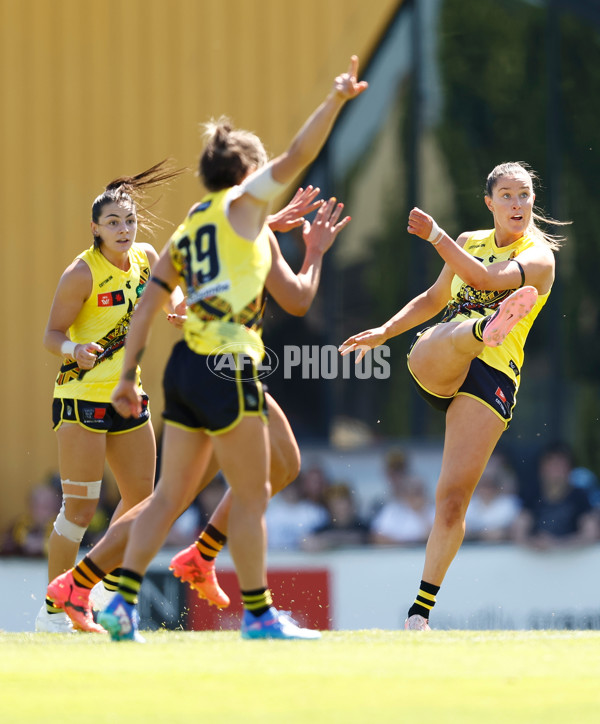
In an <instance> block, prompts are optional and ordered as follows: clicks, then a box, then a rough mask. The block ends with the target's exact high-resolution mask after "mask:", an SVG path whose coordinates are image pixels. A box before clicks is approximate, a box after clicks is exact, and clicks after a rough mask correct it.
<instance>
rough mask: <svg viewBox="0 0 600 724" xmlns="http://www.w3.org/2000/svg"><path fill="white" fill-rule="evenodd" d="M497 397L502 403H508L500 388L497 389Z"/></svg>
mask: <svg viewBox="0 0 600 724" xmlns="http://www.w3.org/2000/svg"><path fill="white" fill-rule="evenodd" d="M496 397H499V398H500V399H501V400H502V402H506V395H505V394H504V392H502V390H501V389H500V388H499V387H498V388H497V389H496Z"/></svg>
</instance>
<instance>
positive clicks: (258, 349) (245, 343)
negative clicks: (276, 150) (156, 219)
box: [169, 187, 271, 364]
mask: <svg viewBox="0 0 600 724" xmlns="http://www.w3.org/2000/svg"><path fill="white" fill-rule="evenodd" d="M237 188H238V187H233V188H229V189H223V190H221V191H216V192H214V193H210V194H208V195H207V196H205V197H204V198H203V199H202V201H201V202H200V203H198V204H196V206H194V207H193V208H192V210H191V211H190V213H189V214H188V216H187V217H186V219H185V221H184V222H183V223H182V224H181V225H180V226H179V228H178V229H177V230H176V231H175V233H174V234H173V236H172V237H171V240H170V247H169V248H170V253H171V260H172V262H173V266H174V267H175V269H177V271H178V272H179V275H180V276H181V278H182V280H183V282H182V287H183V288H184V289H186V290H187V305H188V310H187V319H186V321H185V324H184V327H183V332H184V338H185V341H186V343H187V344H188V346H189V347H190V349H191V350H193V351H194V352H196V353H197V354H202V355H214V354H229V353H231V354H236V353H242V354H247V355H248V356H249V357H251V358H252V359H253V360H254V361H255V362H256V363H257V364H258V363H259V362H260V361H261V360H262V358H263V356H264V344H263V341H262V318H263V312H264V304H263V289H264V285H265V280H266V278H267V274H268V273H269V270H270V268H271V245H270V243H269V234H268V231H267V227H266V226H263V228H262V229H261V231H260V233H259V234H258V237H257V238H256V240H255V241H251V240H249V239H245V238H244V237H242V236H240V235H239V234H238V233H237V232H236V231H235V230H234V229H233V227H232V226H231V223H230V222H229V219H228V218H227V209H228V204H229V203H230V201H231V200H232V199H233V198H235V193H236V191H237Z"/></svg>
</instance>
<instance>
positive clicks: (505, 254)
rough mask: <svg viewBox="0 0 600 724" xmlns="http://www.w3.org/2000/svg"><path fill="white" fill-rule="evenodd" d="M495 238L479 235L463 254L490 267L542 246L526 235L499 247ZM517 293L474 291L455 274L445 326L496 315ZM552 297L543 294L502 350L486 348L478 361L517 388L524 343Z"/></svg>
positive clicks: (487, 233) (488, 232)
mask: <svg viewBox="0 0 600 724" xmlns="http://www.w3.org/2000/svg"><path fill="white" fill-rule="evenodd" d="M495 238H496V235H495V232H494V229H492V230H485V231H476V232H474V233H473V234H471V236H470V237H469V238H468V239H467V241H466V243H465V245H464V250H465V251H466V252H467V253H468V254H471V256H474V257H475V258H476V259H478V260H479V261H480V262H482V263H483V264H485V266H489V265H490V264H496V263H498V262H501V261H508V260H509V259H514V258H515V257H518V255H519V254H521V253H522V252H523V251H525V249H530V248H531V247H532V246H535V245H536V244H540V243H542V242H540V241H539V240H537V239H536V238H535V237H533V236H531V235H530V234H525V235H524V236H522V237H521V238H520V239H517V240H516V241H513V243H512V244H509V246H496V240H495ZM514 291H515V290H514V289H503V290H497V291H486V290H483V289H474V288H473V287H471V286H469V285H468V284H465V283H464V282H463V280H462V279H461V278H460V277H459V276H457V275H456V274H455V275H454V278H453V279H452V299H451V300H450V302H449V303H448V306H447V307H446V310H445V311H444V316H443V318H442V322H450V321H452V322H461V321H463V320H464V319H477V318H479V317H486V316H488V315H490V314H493V313H494V312H495V310H496V309H497V308H498V306H499V305H500V303H501V302H502V301H503V300H504V299H506V297H508V296H509V295H510V294H512V292H514ZM549 296H550V292H548V293H547V294H540V295H539V296H538V298H537V301H536V303H535V305H534V307H533V309H532V310H531V312H530V313H529V314H528V315H527V316H526V317H523V319H521V320H520V321H519V322H518V323H517V324H516V325H515V327H514V328H513V329H512V331H511V332H510V334H509V335H508V336H507V337H506V339H505V340H504V342H503V343H502V344H501V345H500V346H499V347H486V348H485V349H484V350H483V352H482V353H481V354H480V355H479V359H481V360H483V361H484V362H485V363H486V364H488V365H490V367H494V368H495V369H497V370H500V371H501V372H504V373H505V374H506V375H508V376H509V377H510V378H511V379H512V380H513V381H514V382H515V384H516V386H517V388H518V386H519V378H520V374H521V367H522V366H523V359H524V351H523V348H524V347H525V340H526V339H527V335H528V334H529V330H530V329H531V326H532V324H533V323H534V321H535V318H536V317H537V315H538V314H539V313H540V310H541V309H542V307H543V306H544V304H546V301H547V299H548V297H549Z"/></svg>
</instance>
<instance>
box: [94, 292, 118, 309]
mask: <svg viewBox="0 0 600 724" xmlns="http://www.w3.org/2000/svg"><path fill="white" fill-rule="evenodd" d="M119 304H125V294H123V292H122V291H120V290H119V291H118V292H102V294H98V306H99V307H116V306H118V305H119Z"/></svg>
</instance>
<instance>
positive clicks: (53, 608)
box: [46, 596, 63, 613]
mask: <svg viewBox="0 0 600 724" xmlns="http://www.w3.org/2000/svg"><path fill="white" fill-rule="evenodd" d="M46 611H47V612H48V613H62V611H63V610H62V608H57V607H56V606H55V605H54V603H53V601H52V599H51V598H48V596H46Z"/></svg>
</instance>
